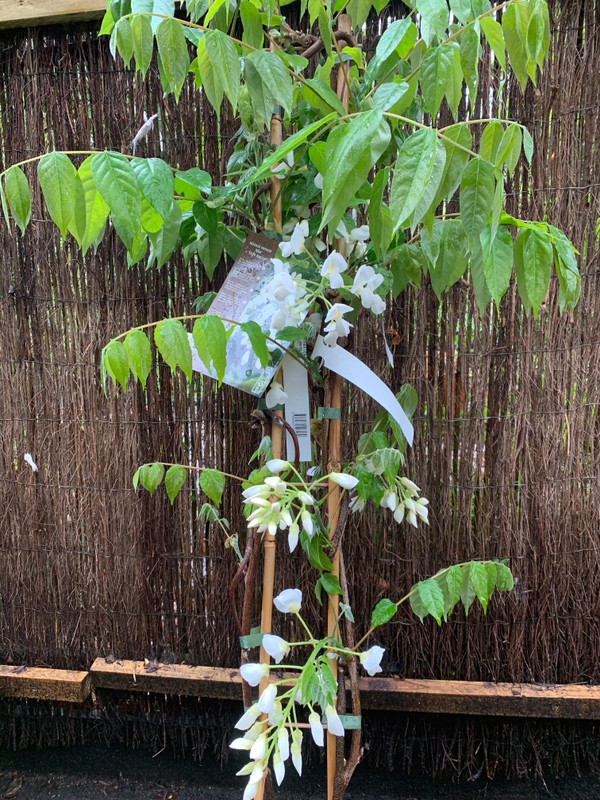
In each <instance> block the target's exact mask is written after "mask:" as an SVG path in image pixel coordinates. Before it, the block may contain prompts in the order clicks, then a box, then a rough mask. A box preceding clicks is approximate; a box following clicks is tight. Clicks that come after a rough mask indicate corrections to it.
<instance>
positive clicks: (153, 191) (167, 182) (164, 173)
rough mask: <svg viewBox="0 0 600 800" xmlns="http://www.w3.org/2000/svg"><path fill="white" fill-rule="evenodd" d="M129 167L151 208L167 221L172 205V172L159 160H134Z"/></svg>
mask: <svg viewBox="0 0 600 800" xmlns="http://www.w3.org/2000/svg"><path fill="white" fill-rule="evenodd" d="M131 167H132V169H133V171H134V173H135V177H136V178H137V182H138V185H139V187H140V190H141V192H142V194H143V195H144V197H145V198H146V200H147V201H148V202H149V203H150V205H151V206H152V208H153V209H154V210H155V211H157V212H158V213H159V214H160V216H161V217H162V218H163V219H164V220H167V219H169V216H170V213H171V205H172V203H173V193H174V191H175V188H174V184H175V181H174V178H173V171H172V169H171V168H170V167H169V165H168V164H166V163H165V162H164V161H163V160H162V159H161V158H134V159H132V161H131Z"/></svg>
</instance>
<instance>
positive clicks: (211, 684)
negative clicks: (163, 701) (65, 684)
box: [90, 658, 242, 700]
mask: <svg viewBox="0 0 600 800" xmlns="http://www.w3.org/2000/svg"><path fill="white" fill-rule="evenodd" d="M146 666H147V665H145V663H144V662H143V661H115V662H114V663H112V664H107V663H106V660H105V659H104V658H97V659H96V660H95V661H94V663H93V664H92V666H91V668H90V675H91V677H92V684H93V686H94V688H102V689H118V690H119V689H120V690H123V689H125V690H129V691H137V692H157V693H159V694H175V695H191V696H196V697H216V698H221V699H224V700H241V698H242V679H241V677H240V673H239V670H237V669H226V668H218V667H188V666H187V665H185V664H161V665H160V666H159V668H158V669H153V668H150V669H149V670H147V669H146Z"/></svg>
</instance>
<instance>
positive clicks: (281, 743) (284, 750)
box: [277, 728, 290, 761]
mask: <svg viewBox="0 0 600 800" xmlns="http://www.w3.org/2000/svg"><path fill="white" fill-rule="evenodd" d="M277 750H278V751H279V755H280V756H281V758H282V760H283V761H287V760H288V758H289V757H290V735H289V733H288V732H287V728H279V730H278V731H277Z"/></svg>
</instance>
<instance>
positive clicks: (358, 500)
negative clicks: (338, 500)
mask: <svg viewBox="0 0 600 800" xmlns="http://www.w3.org/2000/svg"><path fill="white" fill-rule="evenodd" d="M364 507H365V500H364V498H363V497H359V496H358V495H355V496H354V497H353V498H352V500H350V503H349V504H348V508H349V509H350V511H352V513H353V514H358V513H359V512H360V511H363V510H364Z"/></svg>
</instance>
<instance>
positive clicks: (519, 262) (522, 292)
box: [514, 228, 531, 314]
mask: <svg viewBox="0 0 600 800" xmlns="http://www.w3.org/2000/svg"><path fill="white" fill-rule="evenodd" d="M528 233H529V230H528V229H527V228H522V229H521V230H520V231H519V232H518V234H517V238H516V239H515V245H514V258H515V277H516V279H517V289H518V291H519V297H520V298H521V303H523V308H524V310H525V313H526V314H529V312H530V311H531V301H530V299H529V295H528V294H527V284H526V281H525V269H526V266H525V258H524V246H525V242H526V241H527V234H528Z"/></svg>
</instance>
